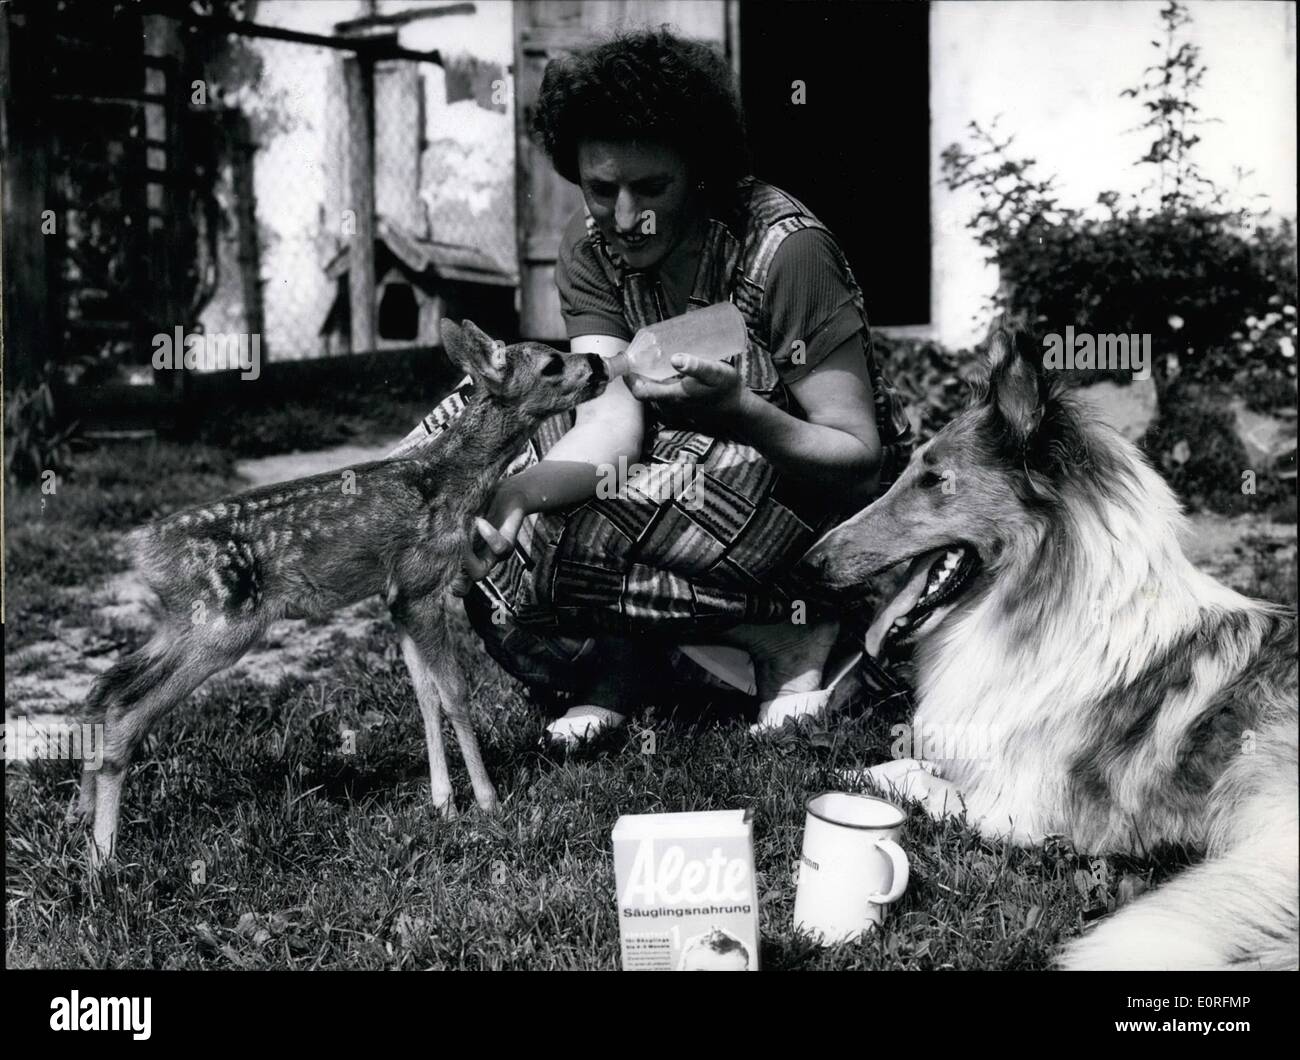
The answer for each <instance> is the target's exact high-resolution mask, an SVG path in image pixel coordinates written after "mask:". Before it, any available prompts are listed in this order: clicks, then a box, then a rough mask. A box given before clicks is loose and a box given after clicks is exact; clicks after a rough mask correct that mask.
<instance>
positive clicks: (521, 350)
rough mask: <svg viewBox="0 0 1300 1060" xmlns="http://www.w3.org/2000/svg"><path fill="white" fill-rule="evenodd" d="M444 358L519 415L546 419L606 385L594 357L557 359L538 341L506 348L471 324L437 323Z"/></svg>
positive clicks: (605, 375) (605, 376) (599, 362)
mask: <svg viewBox="0 0 1300 1060" xmlns="http://www.w3.org/2000/svg"><path fill="white" fill-rule="evenodd" d="M440 330H441V332H442V343H443V346H444V347H445V348H446V350H447V356H448V357H450V358H451V360H452V361H453V362H454V363H455V364H457V365H459V366H460V367H461V368H462V369H464V370H465V371H466V372H467V373H468V374H469V375H470V377H471V378H472V379H473V380H474V386H475V389H477V390H481V391H482V392H483V393H485V394H487V395H488V396H489V398H491V399H492V400H494V401H496V402H497V403H499V404H504V405H509V406H510V407H511V408H512V409H514V410H515V411H517V412H518V413H520V414H521V415H524V416H530V417H532V418H534V419H538V420H541V419H545V418H546V417H547V416H549V415H551V414H552V413H555V412H563V411H564V410H565V409H570V408H573V407H574V406H575V405H579V404H581V403H582V402H584V401H589V400H590V399H592V398H594V397H597V396H599V394H600V393H601V391H603V390H604V389H605V384H606V383H607V382H608V381H609V372H608V371H607V370H606V368H605V362H604V361H603V360H601V358H599V357H597V356H595V355H594V354H570V355H566V354H562V353H559V352H557V351H555V350H553V349H551V348H550V347H549V346H545V345H543V344H542V343H540V342H516V343H514V344H513V345H510V346H507V345H506V344H505V343H503V342H497V341H495V340H493V339H490V338H488V336H487V335H485V334H484V333H483V332H482V331H481V330H480V329H479V328H478V327H477V326H476V325H475V324H474V322H473V321H472V320H466V321H464V323H461V324H455V323H453V322H452V321H450V320H444V321H442V325H441V329H440Z"/></svg>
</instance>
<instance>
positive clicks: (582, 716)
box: [543, 704, 627, 748]
mask: <svg viewBox="0 0 1300 1060" xmlns="http://www.w3.org/2000/svg"><path fill="white" fill-rule="evenodd" d="M626 724H627V715H626V714H620V713H619V712H618V711H616V710H610V709H609V708H608V707H598V706H596V705H595V704H584V705H583V706H578V707H570V708H569V709H568V710H567V711H565V712H564V715H563V717H559V718H556V719H555V720H554V721H553V722H551V723H550V724H549V725H547V726H546V730H545V734H544V736H543V740H544V741H545V742H547V743H549V744H551V745H552V746H555V747H566V748H567V747H577V746H578V745H579V744H581V743H583V742H585V741H588V740H594V739H595V738H596V737H597V736H599V735H600V734H601V733H604V732H611V731H613V730H614V729H621V728H622V727H623V726H624V725H626Z"/></svg>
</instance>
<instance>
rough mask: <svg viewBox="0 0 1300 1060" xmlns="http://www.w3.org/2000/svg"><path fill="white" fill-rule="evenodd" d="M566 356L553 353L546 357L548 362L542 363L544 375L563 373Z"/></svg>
mask: <svg viewBox="0 0 1300 1060" xmlns="http://www.w3.org/2000/svg"><path fill="white" fill-rule="evenodd" d="M563 374H564V358H563V357H561V356H560V355H559V354H558V353H557V354H552V355H551V356H550V357H548V358H546V363H545V364H544V365H542V375H563Z"/></svg>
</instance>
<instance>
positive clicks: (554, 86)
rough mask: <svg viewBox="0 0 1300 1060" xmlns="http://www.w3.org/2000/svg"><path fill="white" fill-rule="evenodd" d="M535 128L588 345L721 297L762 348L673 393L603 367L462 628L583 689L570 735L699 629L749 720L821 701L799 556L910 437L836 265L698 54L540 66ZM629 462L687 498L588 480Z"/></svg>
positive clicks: (482, 570)
mask: <svg viewBox="0 0 1300 1060" xmlns="http://www.w3.org/2000/svg"><path fill="white" fill-rule="evenodd" d="M534 132H535V134H536V135H537V137H538V140H539V142H540V144H541V145H542V147H543V148H544V150H545V151H546V153H547V154H548V156H549V157H550V159H551V161H552V163H553V165H554V166H555V168H556V170H557V171H558V172H559V174H560V175H561V176H563V177H565V178H566V179H568V180H570V181H572V182H574V183H576V184H577V185H578V186H579V187H580V188H581V190H582V195H583V201H584V209H583V210H581V211H579V212H578V213H577V214H575V215H574V216H573V218H572V219H571V220H570V222H569V224H568V225H567V227H566V229H565V231H564V235H563V238H562V240H561V246H560V253H559V259H558V262H557V266H556V283H557V285H558V287H559V294H560V300H561V305H562V309H563V313H564V319H565V322H566V326H567V329H568V333H569V338H570V343H571V348H572V350H573V351H574V352H580V353H596V354H600V355H603V356H612V355H614V354H616V353H618V352H619V351H621V350H622V349H624V348H625V347H626V346H627V344H628V341H629V340H630V339H631V338H632V336H633V334H634V333H635V332H636V330H637V329H638V328H640V327H642V326H645V325H647V324H650V323H653V322H655V321H657V320H661V319H665V318H668V317H672V316H676V315H678V314H681V313H684V312H687V311H688V310H690V309H692V308H697V307H703V306H707V305H710V304H713V303H716V302H722V301H730V302H732V303H733V304H734V305H735V306H736V307H737V308H738V309H739V310H740V311H741V313H742V314H743V316H744V318H745V323H746V327H747V331H748V337H749V342H748V347H747V349H746V350H745V352H744V354H743V355H742V356H741V357H740V358H738V363H737V364H735V365H731V364H728V363H725V362H716V361H707V360H702V359H699V358H696V357H689V356H688V357H684V358H681V359H680V360H678V359H675V360H674V366H675V367H676V368H677V369H678V372H679V375H678V376H677V377H674V378H670V379H668V380H664V381H660V382H655V381H651V380H649V379H645V378H642V377H640V376H626V377H623V378H619V379H615V380H614V381H613V382H611V383H610V385H609V386H608V387H607V389H606V391H605V393H604V394H603V395H602V396H601V397H599V398H597V399H595V400H593V401H590V402H588V403H587V404H585V405H583V406H582V407H581V408H580V409H578V411H577V414H576V422H574V423H572V425H571V426H570V425H569V424H568V423H564V424H557V425H553V429H544V430H543V431H542V432H540V433H539V435H538V438H537V439H536V441H535V442H534V444H533V446H532V450H531V453H530V454H529V455H528V456H527V457H526V458H525V459H524V460H523V461H521V462H520V463H521V465H522V464H531V466H527V467H524V468H523V469H522V470H519V471H517V473H515V474H513V475H512V476H509V477H507V478H505V479H503V480H502V482H501V484H500V486H499V488H498V489H497V492H496V495H495V497H494V500H493V502H492V505H491V507H490V509H489V511H488V513H487V515H486V520H487V523H489V524H491V526H490V527H485V525H484V524H480V531H479V533H480V535H481V540H479V541H477V542H476V543H475V545H474V548H473V550H472V553H471V554H470V555H468V556H467V558H466V576H467V581H466V584H465V586H463V587H462V588H467V587H468V582H469V581H475V582H478V583H479V587H480V588H481V589H482V590H483V591H482V593H481V594H480V593H474V592H472V593H469V595H468V597H467V600H466V604H467V609H468V611H469V613H470V617H471V620H472V622H473V624H474V626H475V628H476V629H477V630H478V631H479V633H480V635H481V636H483V638H484V641H485V643H486V645H487V647H488V649H489V651H490V652H491V653H492V654H493V655H494V657H496V658H497V659H498V661H499V662H501V663H502V664H503V665H504V666H505V667H506V668H507V669H508V670H510V671H512V672H513V673H515V675H516V676H518V677H520V678H521V679H523V680H525V681H527V682H532V683H540V684H543V685H549V686H551V687H554V688H561V689H565V690H568V691H570V692H573V693H574V694H575V696H576V698H577V702H578V706H576V707H574V708H573V709H571V710H570V711H569V713H568V714H566V715H565V717H564V718H561V719H559V721H557V722H554V723H552V725H551V726H550V729H549V732H550V733H551V735H552V737H553V738H556V739H560V740H565V741H571V740H572V739H574V738H576V737H580V736H590V735H593V734H594V732H596V731H599V730H600V729H602V728H604V727H607V726H611V725H617V724H620V723H621V722H622V721H623V720H625V718H626V716H627V713H628V711H629V710H630V709H631V706H632V703H633V701H634V700H633V697H634V695H635V692H636V690H637V688H638V687H640V686H643V685H644V683H645V677H646V674H647V673H649V672H652V671H651V670H650V669H649V668H651V667H653V666H655V665H656V664H657V662H658V663H661V662H662V655H661V654H660V653H662V652H663V651H665V650H666V649H667V648H669V647H670V646H671V645H673V644H685V643H690V642H691V641H697V642H711V643H718V642H722V643H726V644H730V645H733V646H736V647H740V648H742V649H744V650H745V651H746V652H748V653H749V655H750V656H751V658H752V660H753V663H754V674H755V680H756V684H757V689H758V695H759V698H760V700H761V701H762V702H763V707H762V708H761V713H760V717H765V716H770V717H778V716H785V715H788V714H790V713H791V712H792V709H793V711H794V712H796V713H797V712H801V711H815V710H816V709H817V708H818V707H819V706H820V705H824V703H825V700H826V693H824V692H820V691H819V689H820V686H821V682H822V668H823V666H824V665H825V662H826V657H827V654H828V653H829V651H830V648H831V646H832V644H833V642H834V639H835V636H836V633H837V623H836V622H835V620H834V617H833V616H831V615H816V614H814V615H807V614H806V607H807V605H806V604H804V603H803V602H802V601H799V598H798V595H797V590H796V589H794V588H793V587H792V586H791V585H790V584H789V582H788V574H789V571H790V568H791V567H792V566H793V565H794V563H795V562H796V561H797V560H798V558H799V557H800V556H801V555H802V554H803V552H804V551H805V550H806V549H807V547H808V546H809V545H810V544H811V543H812V541H813V540H815V539H816V538H817V537H818V536H819V535H820V534H821V533H822V532H824V531H825V530H826V529H829V528H830V527H831V526H833V525H835V524H836V523H837V522H839V521H841V520H842V519H843V518H845V517H847V516H848V515H850V514H852V513H853V512H856V511H858V510H860V509H861V508H862V507H864V506H865V505H866V504H867V503H869V502H870V501H871V500H872V499H873V498H874V497H876V496H878V495H879V493H880V492H881V491H882V489H883V488H884V486H886V485H887V484H888V482H889V481H891V480H892V477H893V475H894V473H895V472H896V470H897V469H899V468H901V467H902V465H903V464H904V463H905V462H906V457H907V450H908V448H909V447H910V442H911V437H910V428H909V426H908V421H907V418H906V416H905V415H904V412H903V409H902V406H901V403H900V402H899V401H898V399H897V397H896V395H894V394H893V392H892V391H890V390H889V388H888V386H887V384H886V382H885V380H884V379H883V378H882V376H881V374H880V372H879V369H878V367H877V366H876V364H875V361H874V358H873V356H872V353H871V347H870V339H869V333H868V330H867V322H866V317H865V314H864V310H863V299H862V293H861V291H860V290H859V289H858V287H857V284H856V283H855V282H854V279H853V276H852V273H851V272H850V270H849V267H848V264H847V262H846V261H845V259H844V255H843V254H842V253H841V252H840V249H839V247H838V246H837V245H836V243H835V241H834V239H833V238H832V237H831V235H830V233H829V232H828V231H827V230H826V229H825V227H824V226H822V225H821V224H820V222H818V221H817V219H816V218H815V217H814V216H813V215H812V214H811V213H810V212H809V211H808V210H807V209H806V208H805V207H804V206H803V205H802V204H800V203H799V202H798V201H797V200H795V199H794V198H792V197H790V196H789V195H786V194H785V193H784V192H782V191H780V190H779V189H777V188H773V187H771V186H770V185H766V184H763V183H761V182H758V181H756V180H754V179H753V178H752V177H750V176H749V175H748V159H747V149H746V145H745V137H744V125H743V119H742V115H741V109H740V103H739V100H738V98H737V95H736V92H735V90H734V88H733V87H732V82H731V77H730V72H729V70H728V68H727V66H726V64H725V63H724V61H723V60H722V59H721V57H719V56H718V55H717V54H716V53H715V52H713V51H712V50H711V49H709V48H708V47H706V46H705V45H702V44H698V43H693V42H688V41H684V40H681V39H678V38H676V37H674V36H673V35H671V34H670V33H668V32H666V31H656V32H641V33H635V34H631V35H627V36H623V37H620V38H618V39H615V40H613V41H610V42H609V43H606V44H603V45H600V46H598V47H595V48H593V49H591V50H589V51H586V52H584V53H582V54H578V55H575V56H573V57H572V58H569V59H566V60H563V61H556V62H553V63H551V64H550V65H549V66H548V67H547V70H546V74H545V77H544V79H543V83H542V87H541V92H540V95H539V98H538V102H537V107H536V112H535V116H534ZM548 426H550V425H548ZM566 428H567V429H566ZM539 458H540V459H539ZM620 461H623V463H622V464H620ZM637 462H642V463H645V464H647V465H649V466H651V467H653V468H658V470H660V471H664V470H665V469H671V470H674V471H682V470H686V471H687V472H689V475H688V476H686V477H687V478H689V480H690V482H691V485H692V488H694V489H697V490H698V491H699V492H698V493H697V494H694V495H692V496H691V497H690V498H686V497H683V496H682V494H681V493H680V492H678V493H677V495H676V496H674V495H672V493H671V492H669V493H668V494H663V493H656V492H655V490H654V489H651V488H648V487H647V488H642V489H639V488H637V486H636V484H629V483H621V484H620V488H619V490H618V491H617V493H616V495H615V496H612V497H611V496H609V495H608V491H607V490H598V485H599V483H600V482H601V476H602V474H604V475H606V476H607V475H608V474H609V472H610V470H611V469H614V468H619V467H621V466H628V465H632V464H635V463H637ZM683 465H689V466H687V467H685V468H683ZM668 477H669V479H670V480H671V481H672V482H681V481H682V478H683V477H682V476H681V475H675V476H668ZM642 485H644V484H642ZM691 502H694V503H691ZM534 516H536V517H537V518H535V519H534V518H533V517H534ZM796 601H798V603H796ZM774 708H776V709H774Z"/></svg>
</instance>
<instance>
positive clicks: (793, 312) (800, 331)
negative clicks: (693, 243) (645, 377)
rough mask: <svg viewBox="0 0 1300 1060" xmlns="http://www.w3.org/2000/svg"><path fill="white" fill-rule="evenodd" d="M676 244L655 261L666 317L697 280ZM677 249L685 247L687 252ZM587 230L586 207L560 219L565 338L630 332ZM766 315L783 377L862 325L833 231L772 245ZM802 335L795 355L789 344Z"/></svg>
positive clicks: (679, 309)
mask: <svg viewBox="0 0 1300 1060" xmlns="http://www.w3.org/2000/svg"><path fill="white" fill-rule="evenodd" d="M691 249H693V248H690V247H684V248H678V250H677V251H675V252H673V253H670V254H669V255H668V257H667V258H666V259H665V260H664V261H663V262H662V263H661V264H660V265H659V266H658V267H657V269H656V270H655V272H656V279H657V282H658V285H659V289H660V290H661V291H662V293H663V296H664V303H665V313H664V316H665V317H674V316H678V315H680V314H681V313H685V312H686V309H687V303H688V299H689V297H690V293H691V288H692V285H693V284H694V281H695V265H696V256H695V255H693V254H691V253H689V251H690V250H691ZM681 251H686V252H685V253H683V252H681ZM599 253H600V251H599V249H598V248H597V246H596V245H595V244H594V243H593V242H592V240H591V239H590V238H589V237H588V228H587V222H586V213H585V211H584V210H578V211H577V212H575V213H574V215H573V216H572V217H571V218H570V219H569V223H568V224H567V225H566V226H565V229H564V236H563V238H562V240H561V242H560V253H559V260H558V261H557V263H556V269H555V280H556V286H557V287H558V288H559V293H560V309H561V312H562V314H563V316H564V324H565V328H566V330H567V332H568V335H569V338H571V339H572V338H575V337H577V336H579V335H609V336H612V337H614V338H617V339H623V340H630V339H631V338H632V331H633V329H632V328H630V327H629V326H628V323H627V319H626V317H625V316H624V315H623V304H622V298H621V296H620V294H619V292H618V291H617V290H616V289H615V288H614V287H613V286H611V284H610V283H609V280H608V277H607V275H606V273H605V271H604V270H603V269H602V267H601V265H600V263H599V261H598V260H597V255H598V254H599ZM767 280H768V282H767V292H766V300H767V308H768V312H769V314H770V317H771V325H770V327H771V338H770V340H769V349H770V350H771V353H772V360H773V362H774V363H775V364H776V366H777V369H778V371H779V372H780V374H781V379H782V381H783V382H785V383H794V382H797V381H798V380H800V379H802V378H803V377H804V376H806V375H807V374H808V373H809V372H811V371H812V370H813V369H814V368H816V367H817V365H818V364H820V363H821V362H822V361H824V360H825V359H826V358H827V357H828V356H830V354H831V353H833V352H834V351H835V350H837V349H839V347H840V346H841V345H843V343H845V342H847V341H848V340H849V339H850V338H852V337H853V335H855V334H856V333H858V332H860V331H861V330H862V326H863V325H862V317H861V314H860V313H859V312H858V309H857V306H856V305H855V304H854V295H855V293H856V292H855V291H854V289H853V287H852V283H851V280H849V278H848V277H846V276H845V274H844V269H843V267H842V266H841V263H840V255H839V253H838V248H837V247H836V245H835V240H834V239H833V238H832V237H831V234H830V233H829V232H827V231H825V230H824V229H820V228H802V229H799V230H798V231H795V232H791V233H790V234H789V235H788V236H786V238H785V239H784V240H782V241H781V244H780V245H779V246H778V247H777V249H776V253H775V254H774V255H773V258H772V264H771V265H770V266H769V271H768V276H767ZM797 342H802V343H803V344H804V345H803V356H802V357H800V358H799V361H800V363H799V364H794V363H792V359H791V356H790V352H791V351H792V350H794V349H795V348H796V346H795V343H797Z"/></svg>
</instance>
